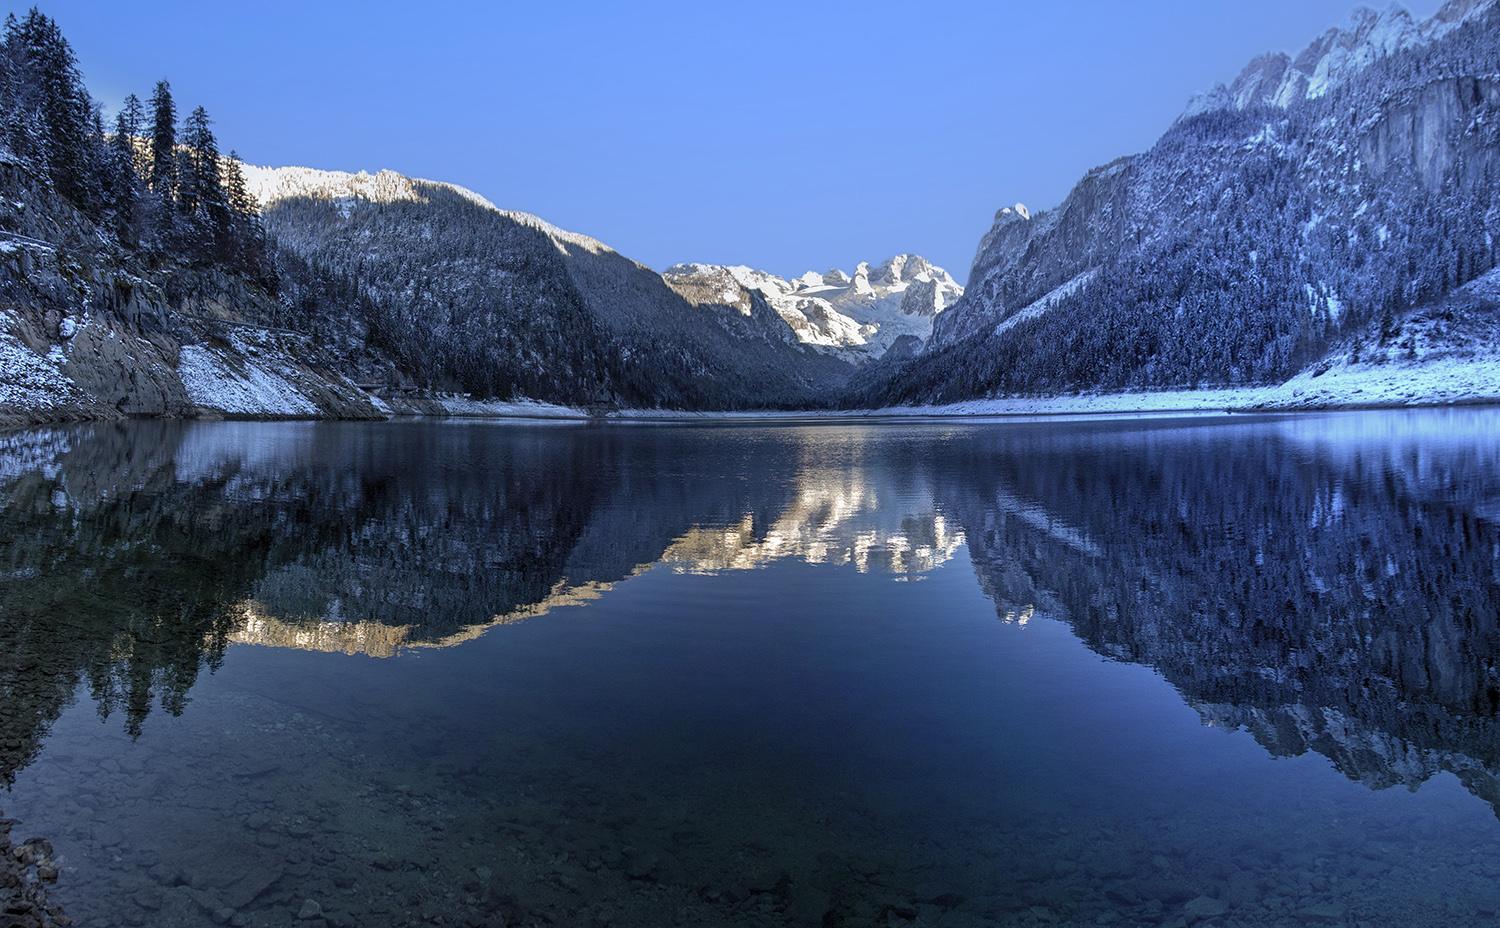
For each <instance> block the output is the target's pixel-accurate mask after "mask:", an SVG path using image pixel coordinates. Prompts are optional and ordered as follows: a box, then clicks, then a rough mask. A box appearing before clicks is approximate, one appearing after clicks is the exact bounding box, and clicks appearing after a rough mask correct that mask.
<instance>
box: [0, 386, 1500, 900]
mask: <svg viewBox="0 0 1500 928" xmlns="http://www.w3.org/2000/svg"><path fill="white" fill-rule="evenodd" d="M1497 520H1500V411H1492V410H1472V409H1471V410H1449V411H1419V412H1382V413H1349V414H1326V415H1315V416H1294V417H1293V416H1286V417H1260V418H1247V417H1238V416H1237V417H1207V418H1193V419H1184V420H1162V419H1157V420H1112V421H1087V422H983V421H974V422H951V421H947V422H916V423H883V424H882V423H858V424H778V425H755V424H734V425H702V424H693V425H634V426H632V425H594V424H517V423H495V422H459V421H454V422H447V421H444V422H435V421H434V422H427V421H418V422H401V423H388V424H347V423H290V424H287V423H282V424H264V423H248V424H242V423H153V422H137V423H125V424H109V425H96V426H89V427H79V428H65V429H55V430H45V431H25V432H11V433H0V774H3V779H4V780H5V781H7V782H9V783H10V784H11V786H10V789H9V791H8V792H5V793H0V808H3V809H4V812H5V814H6V815H8V816H10V817H12V818H16V819H20V820H21V824H19V825H16V826H15V828H14V830H13V832H12V839H13V840H15V841H16V842H17V843H19V842H20V841H21V840H22V839H23V838H27V837H31V836H37V837H44V838H46V839H48V840H49V841H50V842H51V845H52V848H53V851H52V859H53V860H55V862H56V863H57V864H58V866H59V869H60V871H61V875H60V878H59V880H58V882H57V884H56V887H55V889H54V890H53V898H54V899H55V900H57V901H59V902H61V903H62V904H63V905H64V906H65V907H66V909H67V910H68V912H69V914H70V915H71V916H73V917H74V918H75V920H76V921H77V923H78V924H81V925H86V926H100V928H105V926H109V928H113V926H117V925H150V926H178V925H182V926H188V925H192V926H197V925H223V924H231V925H237V926H238V925H249V926H314V928H315V926H318V925H328V926H339V928H343V926H356V925H357V926H361V928H385V926H405V925H416V924H432V925H441V926H501V925H517V924H522V925H555V926H594V925H599V926H605V925H621V926H679V925H680V926H712V925H729V926H849V928H856V926H858V928H868V926H881V928H892V926H902V925H922V926H929V928H937V926H943V928H978V926H1011V925H1059V924H1060V925H1110V924H1114V925H1120V926H1126V925H1167V926H1189V925H1211V926H1231V925H1243V926H1265V925H1273V926H1274V925H1288V926H1306V925H1318V924H1324V925H1364V926H1387V925H1389V926H1408V928H1411V926H1425V925H1431V926H1467V925H1486V926H1494V925H1497V924H1500V821H1497V815H1496V805H1495V804H1496V803H1497V802H1500V720H1497V712H1500V665H1497V660H1500V522H1497Z"/></svg>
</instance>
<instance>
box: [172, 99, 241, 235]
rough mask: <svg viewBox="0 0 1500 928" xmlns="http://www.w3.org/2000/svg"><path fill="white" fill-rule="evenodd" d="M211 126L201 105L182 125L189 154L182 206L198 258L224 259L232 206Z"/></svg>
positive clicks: (181, 192)
mask: <svg viewBox="0 0 1500 928" xmlns="http://www.w3.org/2000/svg"><path fill="white" fill-rule="evenodd" d="M211 124H212V120H210V119H209V118H208V112H207V111H206V110H205V109H204V108H203V107H201V106H200V107H197V108H196V109H194V110H193V112H192V114H191V115H189V116H188V118H187V120H186V121H185V122H184V123H183V125H182V130H183V131H182V140H183V145H184V147H185V148H186V151H185V152H184V155H185V157H183V158H182V167H183V170H182V177H181V179H180V181H179V183H178V205H179V209H180V210H181V211H182V214H183V216H184V217H185V218H186V220H187V222H186V226H187V230H188V232H189V234H190V236H191V243H190V246H191V248H192V250H193V251H194V252H195V253H196V254H197V256H198V257H210V256H220V254H221V252H222V250H223V248H224V246H225V245H227V243H228V242H229V240H230V238H231V231H230V212H229V204H228V202H227V201H226V200H225V197H224V187H223V183H222V181H221V179H220V174H219V146H218V142H217V141H216V140H215V139H214V133H213V130H212V129H210V128H209V126H210V125H211Z"/></svg>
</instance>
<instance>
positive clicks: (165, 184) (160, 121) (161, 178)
mask: <svg viewBox="0 0 1500 928" xmlns="http://www.w3.org/2000/svg"><path fill="white" fill-rule="evenodd" d="M151 114H152V120H151V172H150V182H151V190H152V192H153V193H157V194H162V193H164V192H165V193H168V194H171V195H173V196H175V193H176V190H175V187H176V184H177V167H176V166H177V106H176V104H174V103H173V102H172V87H171V85H170V84H168V83H167V81H166V79H165V78H163V79H162V80H159V81H157V82H156V90H155V92H153V93H152V94H151Z"/></svg>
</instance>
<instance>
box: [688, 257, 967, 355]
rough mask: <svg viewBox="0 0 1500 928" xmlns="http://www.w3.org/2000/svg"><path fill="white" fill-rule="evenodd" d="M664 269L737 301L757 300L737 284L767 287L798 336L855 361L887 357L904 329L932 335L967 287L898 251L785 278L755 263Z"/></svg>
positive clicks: (907, 332) (771, 299)
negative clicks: (876, 261)
mask: <svg viewBox="0 0 1500 928" xmlns="http://www.w3.org/2000/svg"><path fill="white" fill-rule="evenodd" d="M664 276H665V277H666V278H667V280H668V282H670V283H672V285H673V286H674V287H678V288H679V290H680V289H681V287H683V286H693V287H708V288H710V289H718V290H721V291H722V296H723V298H724V302H726V303H729V304H731V305H741V304H744V305H745V306H748V304H749V295H748V292H746V293H744V294H743V296H739V297H738V298H737V299H730V297H732V296H737V291H750V290H759V291H760V292H761V294H762V295H763V296H764V297H765V299H766V302H768V303H769V304H770V305H771V307H772V308H773V309H775V310H776V312H777V313H778V314H779V315H780V316H781V318H782V319H784V320H786V323H787V325H789V326H791V329H792V331H793V332H794V333H796V336H797V338H798V340H800V341H802V342H804V343H806V344H809V345H817V346H820V347H822V348H824V349H828V350H830V351H832V352H834V353H837V354H840V355H842V356H844V357H846V358H848V359H849V360H851V361H855V362H859V361H864V360H869V359H872V358H877V357H880V356H881V355H882V354H884V353H885V352H886V350H887V349H889V348H890V347H891V345H892V344H893V343H895V342H896V340H897V339H901V338H902V337H903V336H910V337H911V338H915V339H918V340H920V341H923V342H925V341H926V340H927V337H928V336H929V335H930V334H931V333H932V320H933V317H934V316H936V315H937V314H938V313H940V312H942V311H943V310H945V309H947V308H948V307H949V306H950V305H952V304H953V303H954V302H955V301H956V300H957V299H958V298H959V297H960V296H962V295H963V288H962V287H960V286H959V285H958V282H957V281H955V280H954V279H953V278H952V276H950V275H949V274H948V272H947V271H945V270H943V269H942V268H940V267H937V266H935V265H933V264H932V262H930V261H928V260H927V259H926V258H923V257H920V256H918V255H897V256H896V257H894V258H891V259H890V260H889V261H886V262H885V263H884V264H881V265H880V266H879V267H876V268H873V269H872V268H871V267H870V265H869V264H867V263H864V262H861V263H860V264H859V266H858V267H856V268H855V269H854V274H853V276H850V275H848V274H846V273H844V272H843V271H841V270H839V269H838V268H833V269H832V270H830V271H828V272H827V273H826V274H819V273H818V272H816V271H808V272H807V273H806V274H803V275H802V276H801V277H797V278H794V279H792V280H783V279H782V278H780V277H777V276H775V275H773V274H768V273H766V272H765V271H757V270H752V269H751V268H748V267H721V266H718V265H705V264H679V265H677V266H675V267H672V268H668V269H667V272H666V274H665V275H664ZM742 311H744V310H742ZM910 340H911V339H910V338H908V339H906V342H908V343H909V342H910Z"/></svg>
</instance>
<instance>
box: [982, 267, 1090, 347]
mask: <svg viewBox="0 0 1500 928" xmlns="http://www.w3.org/2000/svg"><path fill="white" fill-rule="evenodd" d="M1098 273H1099V272H1098V270H1097V269H1094V270H1088V271H1084V272H1083V273H1082V274H1079V275H1078V276H1077V277H1075V278H1073V279H1072V280H1070V281H1068V282H1067V283H1065V284H1063V285H1062V286H1061V287H1058V288H1057V289H1056V290H1053V291H1052V292H1051V293H1048V294H1047V295H1046V296H1044V297H1042V298H1041V299H1039V300H1037V301H1036V302H1035V303H1032V304H1031V305H1030V306H1027V307H1026V308H1024V309H1022V310H1021V311H1020V312H1018V313H1015V314H1014V315H1011V316H1007V317H1006V318H1005V319H1004V321H1002V322H1001V323H1000V324H999V325H997V326H995V334H996V335H999V334H1000V333H1001V332H1004V331H1005V330H1006V329H1009V328H1012V327H1014V326H1017V325H1019V324H1021V323H1022V322H1025V321H1026V320H1027V319H1035V318H1036V317H1038V316H1040V315H1042V314H1043V313H1045V312H1046V311H1047V310H1049V309H1051V308H1053V307H1054V306H1056V305H1058V304H1059V303H1061V302H1062V301H1063V300H1066V299H1068V298H1069V297H1071V296H1072V295H1073V294H1075V293H1077V292H1078V291H1080V290H1082V289H1083V288H1084V287H1086V286H1088V283H1089V281H1091V280H1093V279H1094V275H1095V274H1098Z"/></svg>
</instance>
